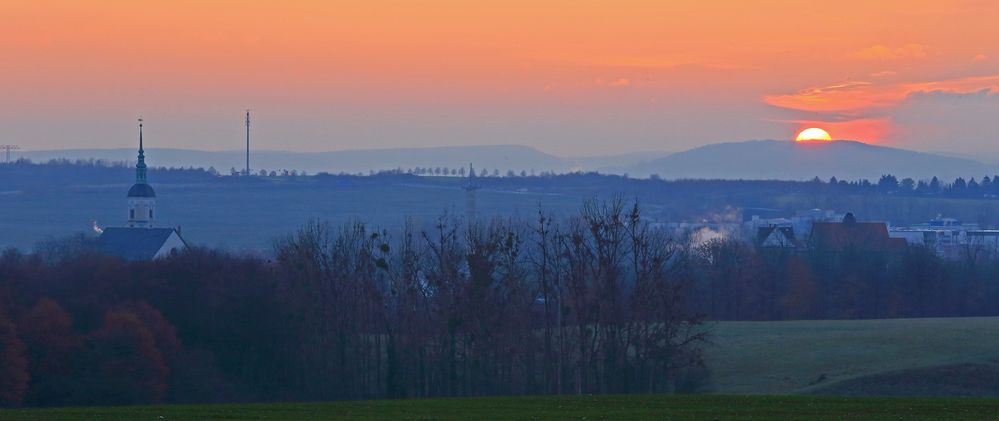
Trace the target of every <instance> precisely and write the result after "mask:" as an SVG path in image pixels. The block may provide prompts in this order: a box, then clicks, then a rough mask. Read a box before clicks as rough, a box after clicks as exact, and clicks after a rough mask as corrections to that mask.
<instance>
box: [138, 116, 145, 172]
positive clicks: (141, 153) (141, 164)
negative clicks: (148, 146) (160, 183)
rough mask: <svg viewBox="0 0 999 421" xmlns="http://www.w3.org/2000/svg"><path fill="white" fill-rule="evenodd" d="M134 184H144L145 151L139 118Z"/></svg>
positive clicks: (140, 119)
mask: <svg viewBox="0 0 999 421" xmlns="http://www.w3.org/2000/svg"><path fill="white" fill-rule="evenodd" d="M135 184H146V151H144V150H143V149H142V118H139V162H138V163H137V164H135Z"/></svg>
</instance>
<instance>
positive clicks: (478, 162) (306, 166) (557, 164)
mask: <svg viewBox="0 0 999 421" xmlns="http://www.w3.org/2000/svg"><path fill="white" fill-rule="evenodd" d="M18 155H19V156H22V157H25V158H28V159H31V160H32V161H35V162H44V161H48V160H50V159H61V158H66V159H71V160H75V159H91V158H93V159H103V160H109V161H134V160H135V150H134V149H64V150H46V151H25V152H23V153H20V154H18ZM245 159H246V158H245V152H244V151H198V150H190V149H157V148H150V149H147V150H146V160H147V162H148V163H149V164H150V165H152V166H157V167H160V166H164V167H185V168H186V167H192V166H193V167H196V168H197V167H203V168H208V167H215V168H216V169H217V170H219V171H220V172H223V173H226V172H228V171H229V169H230V168H236V169H241V168H243V167H244V165H245ZM250 159H251V161H250V167H251V168H253V169H255V170H259V169H261V168H263V169H267V170H281V169H287V170H293V169H294V170H305V171H308V172H310V173H318V172H323V171H325V172H329V173H341V172H344V173H358V172H363V173H367V172H368V171H372V170H373V171H378V170H389V169H395V168H403V169H409V168H413V167H431V168H433V167H447V168H458V167H467V166H468V164H469V163H471V164H473V165H475V167H476V169H483V168H485V169H488V170H489V171H492V170H494V169H498V170H500V172H504V173H505V172H506V171H507V170H513V171H517V172H520V171H528V172H530V171H531V170H532V169H533V170H535V171H537V172H542V171H558V172H562V171H568V170H569V169H570V167H571V165H572V164H571V162H570V161H567V160H565V159H562V158H559V157H556V156H553V155H549V154H546V153H544V152H541V151H539V150H537V149H534V148H531V147H528V146H522V145H491V146H454V147H432V148H406V149H366V150H347V151H333V152H288V151H252V152H251V156H250Z"/></svg>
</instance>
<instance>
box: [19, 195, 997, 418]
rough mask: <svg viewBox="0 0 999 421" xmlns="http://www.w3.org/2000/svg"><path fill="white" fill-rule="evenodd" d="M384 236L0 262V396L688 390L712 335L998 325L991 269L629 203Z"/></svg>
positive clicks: (313, 227) (310, 235) (979, 262)
mask: <svg viewBox="0 0 999 421" xmlns="http://www.w3.org/2000/svg"><path fill="white" fill-rule="evenodd" d="M416 227H417V225H416V224H415V223H414V222H413V221H409V222H408V223H407V224H406V228H405V229H403V230H401V231H399V232H389V231H386V230H379V229H377V228H375V227H371V226H369V225H367V224H365V223H362V222H355V223H349V224H343V225H333V224H330V223H328V222H323V221H318V220H317V221H313V222H310V223H308V224H306V225H305V226H303V227H301V228H300V229H299V230H298V231H297V232H295V233H292V234H289V235H287V236H285V237H283V238H280V239H277V240H275V242H274V248H273V253H272V254H271V255H269V256H266V257H260V256H256V255H243V254H233V253H231V252H227V251H224V250H213V249H205V248H196V247H192V248H189V249H187V250H185V251H183V252H180V253H177V254H175V255H173V256H170V257H168V258H165V259H160V260H155V261H149V262H129V261H122V260H120V259H118V258H114V257H109V256H101V255H99V254H97V253H95V251H94V250H93V248H92V244H90V243H91V241H92V240H91V239H90V238H89V237H86V236H79V237H73V238H65V239H59V240H52V241H47V242H45V243H43V244H39V246H38V247H36V248H35V250H34V251H33V252H32V253H24V252H21V251H19V250H16V249H8V250H6V251H4V252H3V254H2V256H0V371H2V373H0V402H3V404H4V405H6V406H17V405H25V406H65V405H96V404H140V403H159V402H234V401H236V402H238V401H274V400H344V399H368V398H402V397H410V398H412V397H435V396H483V395H525V394H585V393H653V392H655V393H688V392H697V391H699V389H700V386H701V384H702V383H703V382H704V377H705V376H707V375H708V374H707V373H708V370H709V369H710V367H707V368H705V367H704V366H703V358H702V356H703V350H704V347H705V346H708V344H709V343H710V335H711V321H715V320H793V319H815V318H823V319H848V318H852V319H857V318H890V317H925V316H971V315H997V314H999V304H996V303H999V299H997V298H999V288H997V285H996V282H995V279H999V277H997V276H996V275H997V274H999V261H996V260H995V259H994V258H992V257H990V255H985V254H981V255H979V254H975V255H971V254H969V255H968V256H967V257H966V258H964V259H961V260H942V259H940V258H938V257H936V255H934V254H933V253H931V252H930V251H928V250H925V249H923V248H919V247H909V248H907V249H906V250H904V251H891V252H889V251H882V250H877V249H865V248H864V247H863V246H862V245H861V246H856V247H851V248H847V249H843V250H838V251H836V252H834V253H833V252H830V251H829V250H821V249H815V248H810V249H808V250H806V251H800V252H796V251H780V252H777V251H773V250H765V249H757V248H756V247H754V246H753V245H752V244H748V243H744V242H740V241H738V240H734V239H716V240H712V241H708V242H705V243H698V242H696V241H694V240H693V239H691V238H685V237H682V236H677V235H675V234H673V233H671V232H667V231H664V230H658V229H655V228H654V227H653V225H651V224H649V223H647V222H644V221H643V218H642V214H641V207H640V205H639V204H638V203H637V202H634V203H631V202H625V201H623V200H620V199H616V200H610V201H596V200H591V201H588V202H586V204H585V205H584V206H583V207H582V208H581V210H580V211H579V213H578V214H576V215H573V216H570V217H564V218H561V217H551V216H549V215H546V214H545V213H543V212H539V213H538V215H536V218H533V220H517V219H493V220H489V221H482V222H473V223H467V221H463V220H462V219H461V218H458V217H455V216H453V215H448V214H443V215H441V216H440V217H439V218H438V219H437V220H436V221H435V222H434V223H433V224H430V225H429V226H428V227H429V228H425V229H420V228H416Z"/></svg>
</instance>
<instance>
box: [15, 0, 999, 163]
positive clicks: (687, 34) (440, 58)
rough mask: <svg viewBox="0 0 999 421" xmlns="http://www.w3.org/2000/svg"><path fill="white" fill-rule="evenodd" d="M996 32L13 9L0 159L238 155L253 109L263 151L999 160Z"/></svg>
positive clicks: (988, 19) (270, 11)
mask: <svg viewBox="0 0 999 421" xmlns="http://www.w3.org/2000/svg"><path fill="white" fill-rule="evenodd" d="M997 21H999V2H994V1H978V0H969V1H953V2H943V1H919V0H917V1H877V2H870V1H853V0H847V1H838V2H812V1H787V0H785V1H776V0H759V1H756V0H754V1H744V0H742V1H662V0H660V1H580V0H575V1H548V2H543V1H519V0H514V1H502V2H484V1H483V2H469V1H363V2H336V1H295V0H290V1H281V2H264V1H251V0H244V1H186V0H181V1H163V2H157V3H153V2H135V1H114V0H103V1H88V0H75V1H40V0H34V1H20V0H0V53H2V54H0V75H2V78H0V92H2V97H3V101H2V102H0V125H2V127H3V128H0V137H4V138H6V139H0V140H3V142H0V143H10V141H13V142H15V143H20V144H22V147H24V148H25V149H45V148H83V147H112V146H128V145H130V144H131V140H132V139H131V133H132V132H133V130H132V129H133V128H132V127H131V126H132V125H133V123H134V119H135V118H136V117H137V116H138V115H139V114H142V115H143V116H144V117H145V118H146V120H147V121H148V122H149V129H150V132H151V133H150V135H151V141H154V142H155V141H158V142H160V143H159V145H158V146H164V147H166V146H170V147H186V148H204V149H235V148H238V147H239V131H238V126H239V123H240V121H241V119H240V115H241V112H242V110H243V109H244V108H247V107H249V108H253V109H254V110H255V116H256V121H257V122H258V123H257V124H256V125H255V127H256V130H257V133H258V136H257V139H259V140H258V142H259V144H258V145H259V146H260V147H261V148H265V147H266V148H270V149H278V148H282V149H285V148H286V149H295V150H335V149H355V148H368V147H395V146H421V145H425V146H431V145H462V144H490V143H524V144H529V145H531V146H535V147H538V148H539V149H542V150H545V151H548V152H552V153H556V154H562V155H580V154H597V153H613V152H631V151H641V150H680V149H686V148H689V147H694V146H698V145H702V144H706V143H712V142H719V141H734V140H745V139H751V138H756V139H759V138H780V139H785V138H786V139H790V138H791V137H793V135H794V133H795V132H797V131H798V130H799V129H800V128H802V127H804V126H809V125H816V126H820V127H823V128H826V129H827V130H829V131H830V132H831V133H832V135H833V136H834V137H836V138H851V139H859V140H864V141H868V142H875V143H882V144H889V145H893V146H899V147H908V148H914V149H923V150H941V149H948V148H952V149H954V150H960V151H965V152H973V151H978V150H989V151H991V150H992V148H995V146H993V145H992V143H996V142H989V141H985V140H983V139H981V137H983V136H985V135H987V134H989V133H999V131H997V129H999V125H996V124H994V123H993V122H992V121H990V120H996V119H988V118H981V119H975V118H969V116H975V115H978V114H979V113H980V114H981V115H982V116H983V117H984V116H987V115H989V113H990V112H991V111H992V110H995V109H996V105H995V104H994V103H993V102H994V98H993V97H992V95H991V93H992V92H993V91H994V90H995V89H999V45H996V43H995V42H994V40H996V39H999V25H996V24H995V22H997ZM968 95H973V96H975V97H974V100H972V101H961V98H962V97H963V96H968ZM969 103H972V104H971V105H969ZM923 114H926V115H925V116H924V115H923ZM951 114H954V115H951ZM935 119H936V120H935ZM969 120H970V121H969ZM979 120H981V121H979ZM969 124H970V126H969ZM979 124H980V126H979ZM952 125H953V127H952ZM4 132H6V133H4ZM957 135H960V136H967V137H976V139H975V140H974V141H971V140H959V141H955V140H954V136H957ZM8 140H9V141H8ZM955 142H956V143H955ZM962 142H963V143H962ZM944 145H946V146H944ZM996 152H997V154H999V150H997V151H996Z"/></svg>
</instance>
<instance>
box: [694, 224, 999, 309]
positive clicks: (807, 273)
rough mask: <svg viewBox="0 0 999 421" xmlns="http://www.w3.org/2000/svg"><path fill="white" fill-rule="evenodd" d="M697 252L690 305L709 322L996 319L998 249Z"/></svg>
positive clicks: (719, 248)
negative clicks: (953, 254)
mask: <svg viewBox="0 0 999 421" xmlns="http://www.w3.org/2000/svg"><path fill="white" fill-rule="evenodd" d="M697 250H698V253H699V258H698V259H695V260H694V261H695V262H697V263H696V264H695V265H694V268H693V269H692V272H693V273H694V274H695V276H694V285H695V290H694V291H693V293H692V294H691V297H692V300H693V302H692V304H693V305H694V307H695V308H696V309H697V310H698V311H700V312H703V313H704V314H706V315H707V317H708V318H709V319H712V320H795V319H880V318H912V317H964V316H997V315H999V254H997V252H999V250H995V249H992V248H989V247H983V246H970V245H969V246H966V247H964V249H963V250H962V252H961V253H960V258H958V259H945V258H942V257H940V256H938V255H937V254H936V253H934V252H933V251H932V250H930V249H927V248H926V247H924V246H908V247H906V248H905V249H902V250H898V251H887V250H884V249H882V248H880V247H878V246H876V245H865V244H853V245H850V246H847V247H845V248H843V249H841V250H836V251H831V250H823V249H819V248H816V247H814V246H813V247H808V248H807V250H805V251H789V250H786V249H767V248H757V247H755V246H753V245H752V244H749V243H746V242H742V241H738V240H732V239H723V240H716V241H711V242H709V243H707V244H705V245H703V246H701V247H699V248H697Z"/></svg>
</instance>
